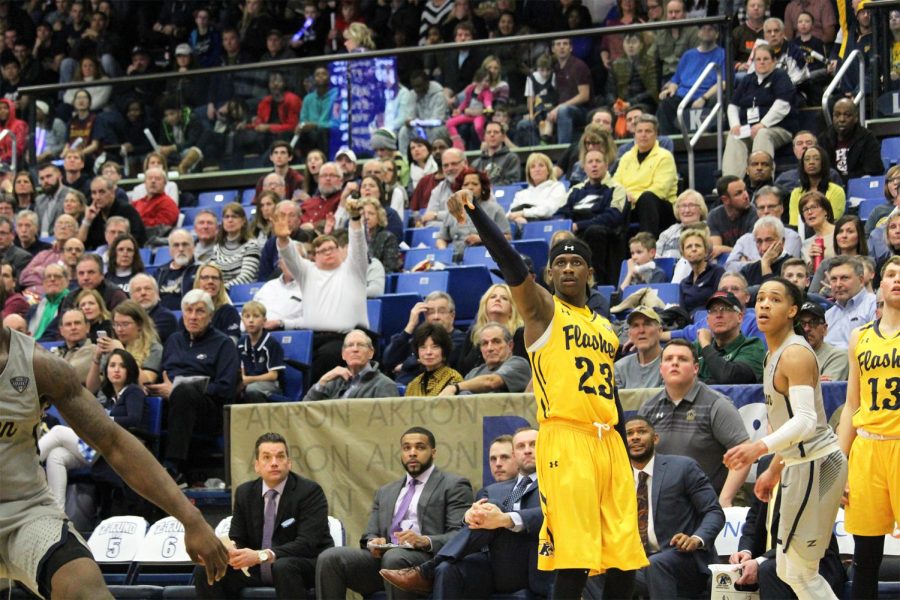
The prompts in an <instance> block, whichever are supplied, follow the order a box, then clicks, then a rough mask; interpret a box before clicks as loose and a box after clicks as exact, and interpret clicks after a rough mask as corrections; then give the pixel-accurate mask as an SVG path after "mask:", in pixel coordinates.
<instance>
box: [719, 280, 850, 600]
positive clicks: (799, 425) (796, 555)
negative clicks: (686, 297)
mask: <svg viewBox="0 0 900 600" xmlns="http://www.w3.org/2000/svg"><path fill="white" fill-rule="evenodd" d="M802 304H803V293H802V292H801V291H800V289H799V288H798V287H797V286H795V285H794V284H793V283H791V282H789V281H788V280H786V279H783V278H781V277H776V278H774V279H770V280H768V281H766V282H765V283H763V284H762V286H760V288H759V292H758V293H757V295H756V323H757V325H758V326H759V329H760V331H762V332H763V333H764V334H765V336H766V342H767V344H768V347H769V353H768V355H767V356H766V364H765V368H764V371H763V388H764V392H765V395H766V412H767V414H768V418H769V426H770V428H771V433H770V434H769V435H767V436H766V437H764V438H763V439H761V440H758V441H756V442H746V443H744V444H741V445H740V446H736V447H734V448H732V449H731V450H729V451H728V452H726V453H725V458H724V461H725V465H726V466H727V467H728V468H729V469H739V468H741V467H744V466H746V465H748V464H751V463H753V462H754V461H755V460H756V459H757V458H759V457H760V456H762V455H764V454H769V453H772V452H774V453H776V454H775V457H774V458H773V460H772V466H770V467H769V469H768V470H767V471H766V472H765V473H764V474H763V475H761V476H760V477H759V479H757V480H756V486H755V488H754V491H755V492H756V495H757V496H758V497H759V498H760V500H762V501H764V502H768V500H769V498H770V497H771V493H772V489H773V488H774V487H775V485H776V484H777V483H778V482H779V480H780V485H781V491H780V493H781V519H780V521H779V526H778V539H777V550H776V560H777V561H778V562H777V563H776V569H777V572H778V576H779V577H780V578H781V579H782V580H783V581H784V582H785V583H787V584H788V585H789V586H791V589H792V590H793V591H794V593H795V594H796V595H797V597H798V598H799V599H800V600H807V599H808V600H821V599H823V598H836V596H835V595H834V592H833V591H832V590H831V587H830V586H829V585H828V582H827V581H826V580H825V578H824V577H822V576H821V575H820V574H819V561H820V560H821V559H822V556H824V554H825V550H826V549H827V548H828V543H829V540H830V537H831V530H832V528H833V527H834V518H835V516H836V515H837V511H838V507H839V505H840V501H841V494H842V493H843V490H844V483H845V482H846V480H847V460H846V458H845V457H844V454H843V452H841V449H840V446H839V445H838V439H837V435H835V433H834V432H833V431H832V430H831V428H830V427H829V426H828V421H827V419H826V418H825V408H824V405H823V402H822V388H821V387H820V385H819V366H818V361H817V360H816V355H815V352H814V351H813V349H812V348H811V347H810V345H809V344H808V343H807V342H806V340H805V339H803V337H801V336H799V335H797V334H796V332H795V329H794V320H795V319H796V318H797V314H798V313H799V311H800V307H801V306H802Z"/></svg>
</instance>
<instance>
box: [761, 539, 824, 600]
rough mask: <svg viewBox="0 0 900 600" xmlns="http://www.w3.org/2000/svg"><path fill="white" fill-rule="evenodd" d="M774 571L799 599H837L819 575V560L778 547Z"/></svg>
mask: <svg viewBox="0 0 900 600" xmlns="http://www.w3.org/2000/svg"><path fill="white" fill-rule="evenodd" d="M777 560H778V562H777V564H776V565H775V567H776V572H777V573H778V577H779V578H781V580H782V581H784V582H785V583H786V584H788V585H789V586H791V589H792V590H793V591H794V593H795V594H797V598H798V599H799V600H823V599H826V598H827V599H834V600H836V599H837V596H835V595H834V592H833V591H832V589H831V587H830V586H829V585H828V582H827V581H825V578H824V577H822V576H821V575H819V561H816V560H812V561H810V560H805V559H803V557H801V556H800V555H799V554H797V553H796V552H794V551H792V550H788V551H787V553H784V552H783V551H782V549H781V546H779V547H778V557H777Z"/></svg>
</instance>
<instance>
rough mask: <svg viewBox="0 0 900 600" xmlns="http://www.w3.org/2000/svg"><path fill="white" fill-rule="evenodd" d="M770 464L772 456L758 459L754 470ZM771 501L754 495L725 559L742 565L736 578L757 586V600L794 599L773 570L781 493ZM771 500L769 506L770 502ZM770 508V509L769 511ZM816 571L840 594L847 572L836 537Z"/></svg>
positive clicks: (750, 586)
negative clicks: (735, 547) (735, 542)
mask: <svg viewBox="0 0 900 600" xmlns="http://www.w3.org/2000/svg"><path fill="white" fill-rule="evenodd" d="M771 463H772V455H769V456H764V457H762V458H761V459H759V466H758V467H757V473H758V474H762V473H764V472H765V470H766V469H768V468H769V465H770V464H771ZM773 496H774V501H770V502H763V501H762V500H760V499H759V498H757V497H756V496H755V495H754V496H753V501H752V502H751V504H750V510H749V511H747V518H746V521H744V527H743V529H742V530H741V539H740V540H739V541H738V551H737V552H735V553H734V554H732V555H731V556H730V557H729V559H728V562H730V563H731V564H733V565H737V564H739V565H741V568H742V571H741V578H740V579H738V580H737V581H735V583H736V584H738V585H740V586H748V587H745V588H743V589H754V588H755V586H756V585H759V597H760V600H767V599H770V600H775V599H776V598H796V597H797V595H796V594H794V592H793V590H792V589H791V587H790V586H789V585H788V584H786V583H785V582H784V581H782V580H781V579H780V578H779V577H778V574H777V573H776V572H775V560H774V558H775V542H776V537H777V533H778V518H779V515H780V513H781V496H780V495H779V494H777V492H775V493H774V494H773ZM771 502H774V503H773V504H772V505H771V507H770V503H771ZM770 508H771V510H770ZM819 573H820V574H821V575H822V577H824V578H825V580H826V581H828V585H829V586H831V589H832V590H834V593H835V594H836V595H840V593H841V590H842V589H843V587H844V582H845V581H847V573H846V572H845V571H844V567H843V565H841V557H840V550H839V549H838V543H837V538H836V537H835V536H834V533H832V534H831V541H830V542H829V544H828V549H827V550H826V551H825V556H824V557H822V560H821V561H819Z"/></svg>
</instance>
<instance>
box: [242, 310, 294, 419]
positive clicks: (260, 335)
mask: <svg viewBox="0 0 900 600" xmlns="http://www.w3.org/2000/svg"><path fill="white" fill-rule="evenodd" d="M241 320H242V321H243V323H244V331H245V334H244V336H243V337H242V338H241V341H240V343H239V344H238V351H239V352H240V356H241V375H242V379H243V382H244V393H243V398H242V402H244V403H246V404H255V403H260V402H267V401H268V399H269V396H270V395H272V394H278V393H281V390H282V384H281V381H282V375H283V374H284V350H283V349H282V348H281V344H279V343H278V341H277V340H275V339H274V338H272V337H271V336H270V335H269V332H267V331H266V330H265V329H264V325H265V323H266V307H265V306H263V304H262V303H261V302H257V301H256V300H251V301H250V302H248V303H247V304H245V305H244V308H243V310H241Z"/></svg>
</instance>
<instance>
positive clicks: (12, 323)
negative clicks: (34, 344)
mask: <svg viewBox="0 0 900 600" xmlns="http://www.w3.org/2000/svg"><path fill="white" fill-rule="evenodd" d="M3 326H4V327H8V328H9V329H10V330H15V331H18V332H19V333H24V334H25V335H27V336H29V337H31V332H30V331H28V321H26V320H25V319H24V318H23V317H22V316H21V315H19V314H16V313H13V314H11V315H7V316H6V317H4V318H3Z"/></svg>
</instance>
